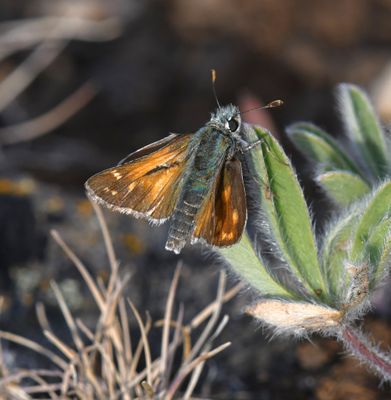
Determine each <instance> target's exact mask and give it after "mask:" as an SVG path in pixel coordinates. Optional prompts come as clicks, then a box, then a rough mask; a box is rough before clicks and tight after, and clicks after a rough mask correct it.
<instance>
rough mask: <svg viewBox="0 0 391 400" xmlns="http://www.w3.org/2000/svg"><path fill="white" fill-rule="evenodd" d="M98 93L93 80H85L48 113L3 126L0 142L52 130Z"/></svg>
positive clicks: (8, 142)
mask: <svg viewBox="0 0 391 400" xmlns="http://www.w3.org/2000/svg"><path fill="white" fill-rule="evenodd" d="M0 89H1V86H0ZM96 93H97V90H96V88H95V87H94V85H93V84H92V82H90V81H87V82H85V83H84V84H83V85H82V86H81V87H79V88H78V89H77V90H76V91H75V92H73V93H72V94H71V95H70V96H69V97H67V98H66V99H65V100H63V101H62V102H61V103H60V104H58V105H57V106H55V107H54V108H52V109H51V110H50V111H48V112H47V113H45V114H43V115H40V116H39V117H36V118H33V119H31V120H29V121H26V122H22V123H19V124H16V125H12V126H6V127H4V128H1V129H0V143H2V144H15V143H21V142H26V141H28V140H32V139H35V138H37V137H40V136H42V135H45V134H47V133H49V132H51V131H52V130H54V129H56V128H58V127H59V126H61V125H62V124H63V123H65V122H66V121H67V120H68V119H70V118H71V117H72V116H74V115H75V114H76V113H77V112H79V111H80V110H81V109H82V108H84V107H85V106H86V105H87V104H88V103H89V102H90V101H91V100H92V99H93V98H94V97H95V95H96ZM0 101H1V97H0Z"/></svg>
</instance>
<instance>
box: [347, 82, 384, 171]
mask: <svg viewBox="0 0 391 400" xmlns="http://www.w3.org/2000/svg"><path fill="white" fill-rule="evenodd" d="M339 93H340V100H341V101H340V103H341V115H342V119H343V121H344V123H345V126H346V130H347V134H348V136H349V138H350V139H351V141H352V142H353V143H354V145H355V146H356V147H357V148H358V150H359V151H360V153H361V155H362V158H363V160H365V161H366V163H367V164H368V167H369V168H370V169H371V172H372V175H373V176H374V177H379V178H383V177H385V176H386V175H387V173H388V171H389V157H388V149H387V145H386V139H385V136H384V133H383V130H382V128H381V126H380V124H379V121H378V119H377V116H376V114H375V112H374V110H373V108H372V105H371V103H370V101H369V99H368V97H367V95H366V94H365V93H364V92H363V91H362V90H361V89H360V88H358V87H357V86H355V85H350V84H341V85H340V86H339Z"/></svg>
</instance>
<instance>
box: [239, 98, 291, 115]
mask: <svg viewBox="0 0 391 400" xmlns="http://www.w3.org/2000/svg"><path fill="white" fill-rule="evenodd" d="M283 104H284V102H283V101H282V100H273V101H271V102H270V103H267V104H266V106H262V107H255V108H250V109H249V110H246V111H242V112H240V113H239V114H241V115H243V114H246V113H248V112H250V111H254V110H265V109H266V108H275V107H280V106H282V105H283Z"/></svg>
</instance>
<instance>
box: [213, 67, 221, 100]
mask: <svg viewBox="0 0 391 400" xmlns="http://www.w3.org/2000/svg"><path fill="white" fill-rule="evenodd" d="M210 73H211V77H212V90H213V95H214V97H215V100H216V103H217V106H218V107H219V108H221V105H220V102H219V99H218V98H217V94H216V86H215V82H216V77H217V74H216V70H215V69H211V70H210Z"/></svg>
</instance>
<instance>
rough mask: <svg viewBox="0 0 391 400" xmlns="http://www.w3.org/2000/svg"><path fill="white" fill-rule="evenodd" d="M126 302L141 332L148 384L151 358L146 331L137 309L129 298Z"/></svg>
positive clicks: (150, 380) (150, 381) (150, 383)
mask: <svg viewBox="0 0 391 400" xmlns="http://www.w3.org/2000/svg"><path fill="white" fill-rule="evenodd" d="M128 303H129V305H130V308H131V309H132V312H133V314H134V316H135V318H136V320H137V323H138V326H139V329H140V333H141V338H142V343H143V347H144V355H145V364H146V370H147V383H148V384H149V385H152V375H151V371H152V369H151V364H152V360H151V350H150V348H149V343H148V337H147V331H146V329H145V326H144V324H143V321H142V319H141V317H140V314H139V312H138V311H137V308H136V307H135V306H134V304H133V303H132V302H131V301H130V300H128Z"/></svg>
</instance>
